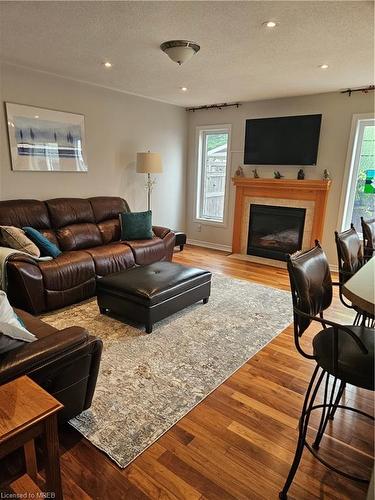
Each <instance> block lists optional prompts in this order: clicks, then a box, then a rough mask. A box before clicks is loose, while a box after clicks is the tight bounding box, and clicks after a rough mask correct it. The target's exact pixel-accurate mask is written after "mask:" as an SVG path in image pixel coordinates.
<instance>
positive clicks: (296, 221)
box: [247, 204, 306, 261]
mask: <svg viewBox="0 0 375 500" xmlns="http://www.w3.org/2000/svg"><path fill="white" fill-rule="evenodd" d="M305 215H306V209H305V208H294V207H277V206H273V205H255V204H251V205H250V219H249V236H248V244H247V253H248V255H257V256H259V257H266V258H268V259H275V260H284V261H285V257H286V254H288V253H293V252H296V251H297V250H300V249H301V248H302V239H303V229H304V226H305Z"/></svg>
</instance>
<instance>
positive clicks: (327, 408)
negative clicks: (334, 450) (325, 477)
mask: <svg viewBox="0 0 375 500" xmlns="http://www.w3.org/2000/svg"><path fill="white" fill-rule="evenodd" d="M336 381H337V379H336V377H335V378H334V382H333V388H332V391H331V396H330V404H329V406H328V405H327V399H328V392H329V374H328V373H327V376H326V383H325V386H324V396H323V403H322V404H323V408H322V415H321V417H320V422H319V427H318V432H317V433H316V436H315V440H314V442H313V444H312V447H313V448H314V449H315V450H317V449H318V448H319V446H320V441H321V440H322V437H323V434H324V431H325V430H326V427H327V423H328V416H329V412H330V410H331V405H332V402H333V392H334V390H335V388H336Z"/></svg>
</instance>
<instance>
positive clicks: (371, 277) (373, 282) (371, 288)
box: [342, 257, 375, 316]
mask: <svg viewBox="0 0 375 500" xmlns="http://www.w3.org/2000/svg"><path fill="white" fill-rule="evenodd" d="M342 294H343V295H344V296H345V297H346V298H347V299H348V300H350V302H351V303H352V304H353V305H354V306H357V307H358V308H359V309H361V310H362V311H364V312H365V313H367V314H369V315H370V316H373V315H374V313H375V257H372V258H371V259H370V260H369V261H368V262H366V264H365V265H364V266H362V267H361V268H360V269H359V270H358V271H357V272H356V273H355V274H354V275H353V276H352V277H351V278H349V279H348V281H347V282H346V283H345V284H344V285H343V287H342Z"/></svg>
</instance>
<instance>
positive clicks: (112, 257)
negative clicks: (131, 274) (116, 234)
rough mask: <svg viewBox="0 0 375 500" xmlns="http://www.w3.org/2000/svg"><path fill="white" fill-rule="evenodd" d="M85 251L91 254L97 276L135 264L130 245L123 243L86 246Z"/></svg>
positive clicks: (116, 271) (122, 269)
mask: <svg viewBox="0 0 375 500" xmlns="http://www.w3.org/2000/svg"><path fill="white" fill-rule="evenodd" d="M85 252H87V253H89V254H90V255H91V257H92V259H93V261H94V264H95V272H96V274H97V275H98V276H105V275H106V274H110V273H118V272H119V271H124V270H125V269H128V268H129V267H133V266H135V260H134V256H133V252H132V251H131V249H130V247H128V246H127V245H125V244H123V243H110V244H109V245H102V246H100V247H96V248H88V249H86V250H85Z"/></svg>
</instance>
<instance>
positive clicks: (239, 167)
mask: <svg viewBox="0 0 375 500" xmlns="http://www.w3.org/2000/svg"><path fill="white" fill-rule="evenodd" d="M235 176H236V177H245V174H244V171H243V168H242V167H241V165H239V166H238V168H237V170H236V172H235Z"/></svg>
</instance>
